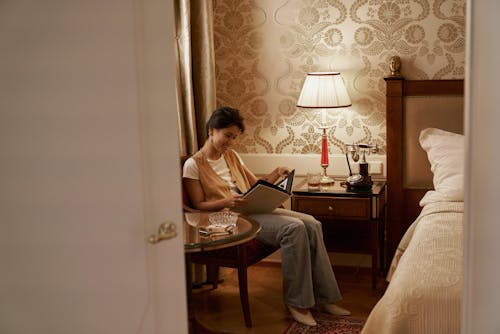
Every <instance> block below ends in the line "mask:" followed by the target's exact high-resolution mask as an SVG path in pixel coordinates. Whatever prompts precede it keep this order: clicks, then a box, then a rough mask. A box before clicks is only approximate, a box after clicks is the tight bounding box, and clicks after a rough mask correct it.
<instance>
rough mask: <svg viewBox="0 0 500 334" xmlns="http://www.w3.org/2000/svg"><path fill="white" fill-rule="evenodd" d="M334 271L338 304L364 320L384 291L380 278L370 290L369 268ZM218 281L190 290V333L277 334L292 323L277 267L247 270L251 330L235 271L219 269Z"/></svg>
mask: <svg viewBox="0 0 500 334" xmlns="http://www.w3.org/2000/svg"><path fill="white" fill-rule="evenodd" d="M334 272H335V276H336V278H337V282H338V284H339V287H340V291H341V293H342V296H343V300H342V301H341V302H340V303H338V305H340V306H342V307H344V308H346V309H348V310H350V311H351V313H352V316H353V317H357V318H366V317H367V316H368V314H369V313H370V310H371V309H372V308H373V306H374V305H375V304H376V303H377V301H378V300H379V298H380V297H381V296H382V294H383V292H384V290H385V288H386V284H385V281H384V279H383V278H380V279H379V282H378V284H377V289H376V290H372V288H371V271H370V269H369V268H361V269H357V268H355V267H340V268H334ZM222 278H223V279H224V282H223V283H222V284H220V285H219V287H218V288H217V289H216V290H213V289H211V286H208V285H205V286H203V288H201V289H197V290H194V291H193V303H192V310H193V314H194V317H195V319H196V323H197V325H196V326H195V329H193V330H192V332H193V333H196V334H198V333H233V334H239V333H252V334H254V333H255V334H257V333H258V334H268V333H269V334H281V333H283V332H284V331H285V330H286V328H287V327H288V325H289V324H290V323H291V322H292V321H293V320H292V318H291V316H290V314H289V313H288V310H287V309H286V307H285V305H284V303H283V295H282V288H281V267H280V266H279V264H276V263H262V262H261V263H260V264H257V265H254V266H251V267H250V268H249V269H248V281H249V287H248V288H249V296H250V297H249V298H250V309H251V314H252V322H253V327H252V328H247V327H245V323H244V320H243V313H242V310H241V304H240V299H239V290H238V277H237V274H236V271H235V270H232V269H223V271H222ZM202 328H203V329H202Z"/></svg>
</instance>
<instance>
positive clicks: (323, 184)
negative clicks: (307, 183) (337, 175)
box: [319, 166, 335, 191]
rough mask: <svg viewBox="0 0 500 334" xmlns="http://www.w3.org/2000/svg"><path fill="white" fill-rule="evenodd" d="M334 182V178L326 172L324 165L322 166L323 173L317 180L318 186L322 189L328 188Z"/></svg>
mask: <svg viewBox="0 0 500 334" xmlns="http://www.w3.org/2000/svg"><path fill="white" fill-rule="evenodd" d="M334 184H335V180H334V179H333V178H331V177H330V176H328V175H327V174H326V167H324V166H323V175H322V176H321V179H320V180H319V186H320V189H321V190H322V191H326V190H328V189H329V188H330V187H333V185H334Z"/></svg>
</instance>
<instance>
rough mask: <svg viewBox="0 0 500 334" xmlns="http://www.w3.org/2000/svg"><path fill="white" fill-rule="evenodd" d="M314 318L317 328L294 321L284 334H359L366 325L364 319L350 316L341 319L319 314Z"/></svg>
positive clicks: (315, 314)
mask: <svg viewBox="0 0 500 334" xmlns="http://www.w3.org/2000/svg"><path fill="white" fill-rule="evenodd" d="M313 316H314V319H316V322H317V323H318V325H317V326H314V327H309V326H306V325H303V324H301V323H298V322H296V321H294V322H292V323H291V324H290V326H288V328H287V330H286V331H285V333H284V334H359V333H360V332H361V329H363V325H364V324H365V320H364V319H356V318H353V317H350V316H349V317H341V316H335V315H329V314H325V313H319V312H318V313H313Z"/></svg>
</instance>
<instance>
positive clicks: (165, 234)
mask: <svg viewBox="0 0 500 334" xmlns="http://www.w3.org/2000/svg"><path fill="white" fill-rule="evenodd" d="M176 236H177V227H176V226H175V224H174V223H172V222H168V221H167V222H164V223H163V224H161V225H160V227H158V233H157V234H151V235H150V236H149V239H148V242H149V243H150V244H153V245H154V244H157V243H159V242H160V241H162V240H168V239H172V238H175V237H176Z"/></svg>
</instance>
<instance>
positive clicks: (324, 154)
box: [297, 72, 352, 186]
mask: <svg viewBox="0 0 500 334" xmlns="http://www.w3.org/2000/svg"><path fill="white" fill-rule="evenodd" d="M351 105H352V103H351V99H350V98H349V94H347V90H346V88H345V85H344V80H343V79H342V77H341V76H340V73H339V72H310V73H307V76H306V79H305V81H304V85H303V87H302V91H301V92H300V96H299V99H298V101H297V107H299V108H306V109H314V110H316V109H320V110H321V119H322V122H321V126H320V129H322V130H323V134H322V137H321V167H322V168H323V176H322V178H321V184H322V185H323V186H329V185H333V184H334V180H333V179H332V178H331V177H329V176H328V175H327V172H326V169H327V168H328V165H329V163H328V139H327V136H326V129H327V128H329V126H328V125H327V124H326V116H327V109H331V108H343V107H349V106H351Z"/></svg>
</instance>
